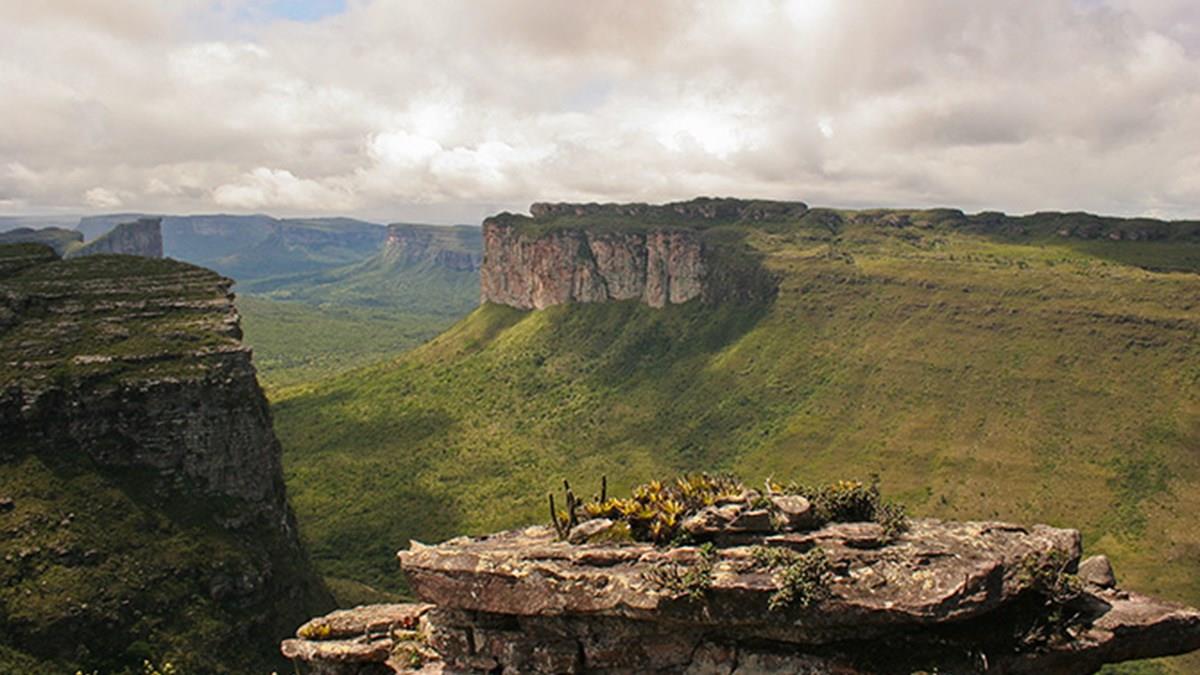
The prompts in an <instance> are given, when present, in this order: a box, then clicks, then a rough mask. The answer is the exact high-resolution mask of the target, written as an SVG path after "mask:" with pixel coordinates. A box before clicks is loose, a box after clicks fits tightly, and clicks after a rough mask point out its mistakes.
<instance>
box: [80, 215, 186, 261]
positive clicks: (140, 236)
mask: <svg viewBox="0 0 1200 675" xmlns="http://www.w3.org/2000/svg"><path fill="white" fill-rule="evenodd" d="M106 253H107V254H113V253H115V254H121V255H137V256H142V257H144V258H161V257H162V256H163V242H162V218H139V219H137V220H135V221H133V222H129V223H122V224H120V225H117V226H116V227H115V228H113V229H112V231H110V232H108V233H106V234H104V235H102V236H101V237H99V238H98V239H96V240H94V241H90V242H88V243H86V244H84V245H83V246H82V247H80V248H77V249H74V250H72V251H70V252H69V256H70V257H79V256H88V255H101V254H106Z"/></svg>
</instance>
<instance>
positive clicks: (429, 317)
mask: <svg viewBox="0 0 1200 675" xmlns="http://www.w3.org/2000/svg"><path fill="white" fill-rule="evenodd" d="M237 306H238V311H239V312H240V313H241V315H242V330H243V331H245V334H246V338H245V341H246V344H248V345H250V346H251V347H253V348H254V365H255V367H256V368H257V369H258V379H259V382H261V383H262V385H263V387H264V388H266V389H267V390H268V392H270V391H272V390H275V389H277V388H279V387H284V386H289V385H295V384H299V383H301V382H309V381H312V380H316V379H319V378H321V377H326V376H329V375H332V374H334V373H340V372H343V371H346V370H351V369H354V368H360V367H362V366H365V365H367V364H370V363H374V362H376V361H380V360H382V359H385V358H390V357H392V356H394V355H395V354H398V353H400V352H403V351H405V350H407V349H412V348H413V347H415V346H417V345H419V344H421V343H422V342H425V341H426V340H428V339H430V338H432V337H434V336H436V335H437V334H438V333H441V332H442V331H444V330H445V329H446V328H448V327H450V326H451V325H452V324H453V323H454V322H455V320H456V319H457V318H458V316H462V315H465V314H467V312H469V311H470V310H463V311H462V312H461V313H460V314H459V315H458V316H447V315H444V314H422V313H417V312H406V311H399V310H396V309H392V308H389V307H359V306H355V305H349V304H347V305H338V304H326V305H316V304H309V303H305V302H288V301H280V300H272V299H270V298H269V297H261V296H255V295H244V296H240V297H239V298H238V300H237Z"/></svg>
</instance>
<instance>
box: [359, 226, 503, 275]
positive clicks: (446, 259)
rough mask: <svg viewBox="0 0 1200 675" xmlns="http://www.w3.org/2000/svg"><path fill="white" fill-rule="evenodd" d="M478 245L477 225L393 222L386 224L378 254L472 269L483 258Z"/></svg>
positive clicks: (396, 260) (408, 263)
mask: <svg viewBox="0 0 1200 675" xmlns="http://www.w3.org/2000/svg"><path fill="white" fill-rule="evenodd" d="M481 246H482V244H481V233H480V230H479V228H477V227H469V226H456V227H440V226H436V225H410V224H405V223H396V224H392V225H389V226H388V233H387V239H386V240H385V241H384V244H383V251H382V252H381V253H380V255H381V256H382V258H383V259H384V260H387V261H390V262H393V263H397V264H400V265H404V266H414V265H424V264H428V265H433V266H435V267H440V268H445V269H448V270H451V271H455V272H476V271H478V270H479V266H480V264H481V263H482V262H483V252H482V250H481Z"/></svg>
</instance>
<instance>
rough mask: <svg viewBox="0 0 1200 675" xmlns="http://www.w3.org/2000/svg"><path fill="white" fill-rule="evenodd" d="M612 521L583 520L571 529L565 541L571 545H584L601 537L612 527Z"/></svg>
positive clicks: (601, 519)
mask: <svg viewBox="0 0 1200 675" xmlns="http://www.w3.org/2000/svg"><path fill="white" fill-rule="evenodd" d="M613 524H614V523H613V521H611V520H609V519H608V518H593V519H591V520H585V521H583V522H582V523H580V524H578V525H576V526H575V527H573V528H571V533H570V534H568V535H567V541H569V542H570V543H572V544H584V543H587V542H589V541H591V540H592V538H594V537H597V536H600V535H602V534H603V533H605V532H607V531H609V530H611V529H612V527H613Z"/></svg>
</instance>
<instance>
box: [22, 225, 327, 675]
mask: <svg viewBox="0 0 1200 675" xmlns="http://www.w3.org/2000/svg"><path fill="white" fill-rule="evenodd" d="M118 229H120V228H118ZM42 250H43V251H44V252H45V254H46V255H43V256H34V255H31V251H30V250H29V247H27V246H22V247H0V261H3V260H6V259H8V258H13V259H14V264H12V265H7V266H5V265H0V270H4V271H3V273H2V274H0V427H3V429H4V445H3V449H2V450H0V502H2V503H5V504H7V505H8V509H7V512H6V513H3V514H0V518H2V519H3V525H4V527H5V528H6V531H7V532H8V534H9V535H10V537H9V543H10V545H11V551H12V554H11V555H10V560H9V562H10V563H12V564H10V565H8V566H6V567H4V568H3V571H0V635H3V636H5V637H4V638H0V644H4V646H7V647H9V648H12V649H15V650H17V651H19V652H21V653H23V654H27V655H29V657H30V658H33V659H36V660H39V661H41V662H43V663H47V664H54V668H53V670H55V671H58V670H59V669H61V670H62V671H64V672H72V671H73V670H74V669H76V668H82V669H83V670H85V671H87V672H91V671H92V670H94V669H99V670H101V671H103V672H118V671H120V670H121V669H122V668H125V667H140V664H141V662H142V661H143V660H146V659H151V660H153V661H155V662H159V661H169V662H172V663H174V664H176V665H180V666H183V667H185V669H186V670H187V671H188V672H245V668H246V666H247V665H248V664H258V665H261V666H263V667H267V666H270V665H272V659H271V655H270V646H271V639H270V638H271V636H272V635H279V634H282V633H284V632H286V631H287V630H289V629H291V628H293V627H294V625H295V623H296V622H297V621H298V620H299V619H300V618H302V617H303V616H304V615H305V614H307V613H308V612H309V611H311V609H312V608H315V607H321V606H327V604H328V602H329V599H328V595H327V592H326V591H325V590H324V588H323V586H322V584H321V582H320V580H319V579H318V578H317V577H316V575H315V574H314V573H313V572H312V570H311V568H310V567H309V564H308V560H307V555H306V553H305V551H304V549H303V547H302V546H301V544H300V541H299V537H298V534H297V531H296V524H295V518H294V516H293V515H292V512H291V509H290V508H289V506H288V502H287V499H286V494H285V491H284V484H283V474H282V469H281V465H280V454H281V450H280V445H279V441H278V440H277V439H276V437H275V433H274V431H273V429H272V424H271V415H270V410H269V408H268V406H267V402H266V399H265V397H264V396H263V393H262V391H261V389H260V388H259V386H258V383H257V381H256V378H255V371H254V367H253V365H252V363H251V360H250V352H249V350H248V349H247V348H246V347H244V346H242V344H241V342H240V338H241V329H240V327H239V323H238V315H237V312H236V310H235V309H234V307H233V303H232V300H233V296H232V294H230V292H229V288H230V286H231V284H232V282H231V281H230V280H228V279H225V278H222V277H220V276H218V275H216V274H215V273H213V272H210V271H208V270H205V269H202V268H198V267H193V266H191V265H187V264H183V263H178V262H175V261H171V260H161V259H145V258H116V257H107V256H98V257H87V258H82V259H77V260H68V261H60V260H58V259H57V257H56V256H54V255H53V253H52V252H51V251H50V250H49V249H42ZM64 635H69V636H70V637H69V639H64ZM0 665H3V662H2V660H0ZM0 670H3V668H0ZM47 672H49V671H47Z"/></svg>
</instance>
